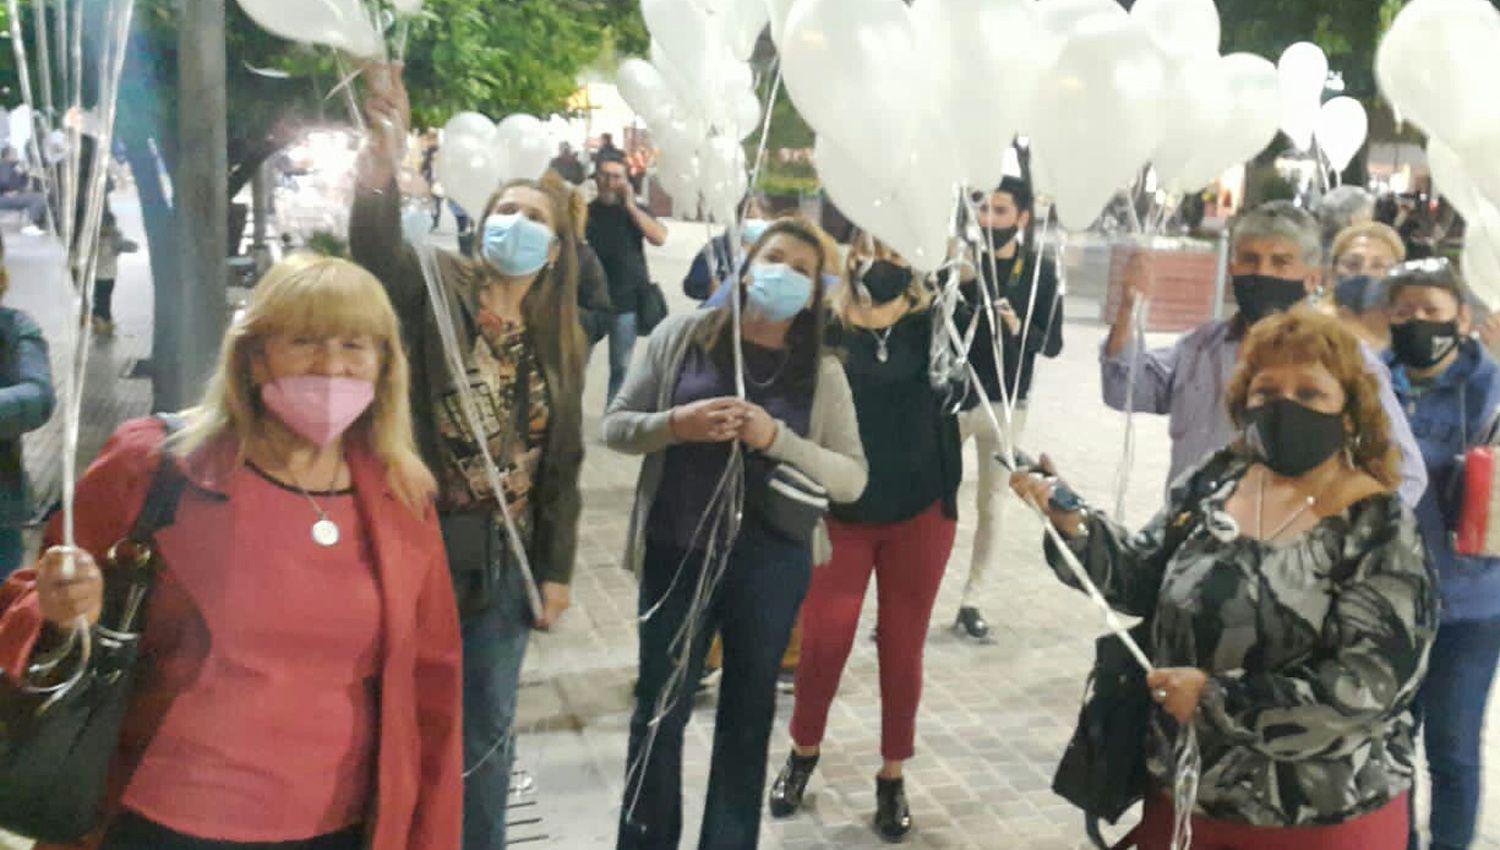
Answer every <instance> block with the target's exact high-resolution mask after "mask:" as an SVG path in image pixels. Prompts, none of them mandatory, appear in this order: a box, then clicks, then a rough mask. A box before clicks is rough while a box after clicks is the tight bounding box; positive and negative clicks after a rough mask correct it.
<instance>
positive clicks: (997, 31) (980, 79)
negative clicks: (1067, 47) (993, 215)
mask: <svg viewBox="0 0 1500 850" xmlns="http://www.w3.org/2000/svg"><path fill="white" fill-rule="evenodd" d="M911 14H912V19H913V25H914V28H915V33H916V41H917V55H918V56H919V57H923V58H924V59H926V60H928V63H929V68H930V71H931V73H932V82H931V84H930V85H931V86H932V88H931V92H932V96H931V97H930V98H929V101H930V103H931V106H932V108H933V110H934V112H935V113H936V114H935V117H934V121H933V123H932V124H931V125H930V126H932V127H934V128H939V129H936V131H935V132H936V134H938V135H942V136H945V137H950V139H951V144H952V146H953V154H954V156H956V157H957V159H958V166H959V169H958V170H959V172H960V174H961V176H962V178H963V180H964V181H965V182H966V183H968V184H969V185H971V186H976V187H985V188H988V187H990V186H993V185H995V184H996V183H998V182H999V180H1000V177H1001V176H1002V175H1003V174H1004V163H1005V151H1006V150H1008V149H1009V147H1010V143H1011V140H1012V138H1013V137H1014V136H1015V135H1016V133H1017V132H1018V131H1019V130H1020V129H1021V128H1022V127H1025V126H1026V125H1027V124H1029V123H1030V121H1029V118H1030V111H1031V108H1032V105H1033V103H1034V102H1035V98H1036V88H1037V84H1038V82H1039V81H1040V79H1041V76H1042V72H1043V71H1044V70H1046V68H1047V67H1048V65H1049V64H1050V63H1051V61H1052V60H1053V59H1054V58H1055V57H1054V56H1052V55H1051V53H1050V51H1049V50H1048V48H1049V47H1050V43H1049V41H1048V39H1047V38H1046V37H1045V36H1044V35H1043V33H1042V30H1041V26H1042V24H1041V19H1040V16H1039V14H1038V12H1037V4H1036V3H1035V2H1034V0H915V2H913V3H912V6H911Z"/></svg>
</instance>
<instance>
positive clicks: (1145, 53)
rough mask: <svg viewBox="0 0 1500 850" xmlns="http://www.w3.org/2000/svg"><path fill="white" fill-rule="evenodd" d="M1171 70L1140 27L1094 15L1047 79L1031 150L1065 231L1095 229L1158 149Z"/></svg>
mask: <svg viewBox="0 0 1500 850" xmlns="http://www.w3.org/2000/svg"><path fill="white" fill-rule="evenodd" d="M1165 66H1166V62H1165V60H1164V59H1163V57H1162V54H1161V51H1160V50H1158V49H1157V47H1156V45H1155V44H1154V43H1153V42H1152V41H1151V37H1150V36H1149V35H1148V34H1147V33H1146V31H1145V29H1144V28H1142V27H1141V25H1140V23H1139V22H1137V21H1134V20H1131V19H1130V17H1129V16H1128V15H1124V14H1123V13H1122V14H1121V15H1119V16H1113V15H1109V16H1106V15H1095V16H1090V17H1088V18H1087V19H1085V20H1083V21H1081V22H1080V23H1079V27H1078V30H1077V31H1076V32H1075V33H1074V35H1073V36H1072V37H1071V38H1070V39H1069V40H1068V43H1067V44H1066V46H1064V47H1063V50H1062V54H1061V55H1060V56H1059V57H1058V60H1057V64H1056V65H1055V66H1054V67H1053V68H1052V70H1051V72H1050V73H1048V74H1047V75H1045V76H1044V77H1043V79H1042V84H1041V87H1040V97H1039V99H1038V102H1037V107H1036V110H1035V113H1034V117H1033V119H1032V133H1031V143H1032V147H1033V149H1034V150H1035V151H1036V159H1035V163H1034V164H1035V165H1036V166H1037V168H1036V169H1035V170H1036V172H1037V173H1038V174H1040V175H1042V181H1043V182H1044V183H1045V184H1046V185H1047V186H1049V187H1050V188H1051V191H1052V193H1053V198H1054V201H1055V202H1056V204H1057V211H1058V217H1059V219H1060V220H1061V221H1062V223H1063V225H1064V226H1066V227H1068V228H1070V229H1082V228H1085V227H1088V226H1089V225H1090V224H1092V223H1093V221H1094V219H1095V218H1097V217H1098V215H1099V213H1100V211H1101V210H1103V208H1104V205H1105V204H1106V203H1107V202H1108V201H1109V199H1110V198H1111V197H1112V196H1113V195H1114V193H1115V192H1116V191H1118V190H1119V189H1121V188H1122V187H1124V186H1126V185H1128V184H1129V183H1130V182H1131V181H1132V179H1133V178H1134V177H1135V175H1136V173H1137V172H1138V171H1139V170H1140V169H1141V168H1142V167H1143V166H1144V165H1145V164H1146V161H1147V159H1148V158H1149V157H1150V156H1151V153H1152V151H1154V150H1155V149H1156V146H1157V143H1158V142H1159V141H1160V139H1161V135H1162V126H1161V121H1160V118H1161V116H1160V107H1161V92H1162V89H1163V87H1164V84H1165V76H1166V67H1165Z"/></svg>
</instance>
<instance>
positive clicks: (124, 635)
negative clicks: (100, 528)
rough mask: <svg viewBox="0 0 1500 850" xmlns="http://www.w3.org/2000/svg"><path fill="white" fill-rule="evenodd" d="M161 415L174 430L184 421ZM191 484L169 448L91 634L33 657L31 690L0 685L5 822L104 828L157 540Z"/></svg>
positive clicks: (61, 836)
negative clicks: (57, 653) (57, 651)
mask: <svg viewBox="0 0 1500 850" xmlns="http://www.w3.org/2000/svg"><path fill="white" fill-rule="evenodd" d="M161 419H162V421H163V422H164V423H165V424H166V428H167V433H168V435H170V434H172V433H173V432H175V431H176V430H178V429H179V427H180V423H179V422H178V421H177V420H176V419H172V418H168V417H161ZM186 484H187V479H186V478H184V477H183V474H182V471H181V469H179V468H178V465H177V463H175V462H174V461H173V459H172V458H171V457H170V456H169V455H168V454H167V450H166V449H165V448H163V449H162V459H161V462H160V463H159V464H158V465H157V468H156V472H155V473H154V474H153V476H152V479H151V485H150V489H149V490H147V492H146V499H145V502H144V503H143V504H142V506H141V512H140V515H139V516H137V517H136V520H135V524H134V525H133V526H132V527H131V529H130V532H129V533H128V534H127V535H126V536H125V538H124V539H123V540H120V541H119V542H118V543H116V544H115V545H114V546H111V547H110V550H109V553H108V555H107V559H108V565H107V566H106V567H105V569H104V574H105V577H106V583H105V601H104V611H103V614H102V616H101V617H100V618H99V623H98V625H96V626H95V627H94V628H93V629H92V631H91V632H90V634H89V637H88V639H87V640H78V639H76V638H73V639H70V640H69V643H68V645H67V647H66V648H65V649H64V651H63V652H62V656H63V657H62V658H60V659H58V660H55V661H49V662H42V663H40V664H36V663H34V664H33V665H32V667H31V670H30V671H29V674H28V677H27V678H28V680H29V681H28V683H27V686H26V687H22V686H18V685H16V684H15V683H13V682H11V681H9V680H8V679H6V680H4V681H3V683H0V727H3V728H0V827H4V828H5V829H7V830H10V831H12V832H18V833H21V834H22V835H26V836H30V837H32V838H36V839H40V840H42V841H49V842H56V843H64V844H71V843H74V842H76V841H78V840H79V839H81V838H83V837H84V836H86V835H88V834H89V833H90V832H92V831H93V830H94V829H95V828H96V827H97V826H98V825H99V822H100V819H101V816H102V807H103V803H104V795H105V787H106V782H107V780H108V776H109V768H110V764H111V762H112V761H113V760H114V757H115V753H116V751H117V749H118V748H119V743H120V726H121V723H122V722H123V720H124V717H125V714H126V711H127V709H128V708H129V706H130V701H131V695H132V691H133V686H134V684H135V679H136V673H137V671H138V668H139V667H140V638H141V632H142V629H143V615H144V612H145V608H146V603H147V601H148V598H149V596H150V594H151V588H152V584H153V582H154V580H155V577H156V571H157V567H158V563H159V562H158V559H157V555H156V550H155V547H154V537H155V535H156V533H157V532H158V531H160V530H162V529H164V528H166V527H168V526H170V525H171V524H172V523H173V521H174V520H175V518H176V512H177V502H178V500H179V499H180V497H181V496H182V491H183V488H184V487H185V486H186ZM59 670H61V671H72V672H64V673H61V674H57V673H56V671H59ZM49 682H50V683H51V684H50V685H49V684H48V683H49Z"/></svg>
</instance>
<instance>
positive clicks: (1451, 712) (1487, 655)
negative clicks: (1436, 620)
mask: <svg viewBox="0 0 1500 850" xmlns="http://www.w3.org/2000/svg"><path fill="white" fill-rule="evenodd" d="M1497 662H1500V620H1476V621H1461V622H1456V623H1444V624H1443V625H1442V626H1441V627H1440V628H1439V629H1438V633H1437V641H1436V642H1435V643H1434V644H1433V646H1432V655H1431V658H1430V660H1429V661H1428V669H1427V681H1426V682H1424V683H1423V684H1422V690H1421V692H1420V693H1419V694H1418V695H1417V718H1418V721H1419V722H1420V723H1421V724H1422V739H1423V742H1424V743H1425V744H1426V745H1427V770H1428V774H1429V776H1430V778H1431V781H1432V819H1431V820H1430V821H1429V822H1428V828H1429V830H1430V831H1431V833H1432V843H1431V845H1430V847H1431V850H1462V848H1466V847H1468V846H1469V844H1470V843H1472V842H1473V840H1474V825H1475V821H1476V820H1477V818H1478V815H1479V785H1480V778H1481V771H1480V754H1481V752H1482V749H1481V748H1482V744H1483V739H1484V711H1485V706H1486V704H1488V702H1489V696H1490V684H1491V683H1492V682H1493V681H1494V679H1495V664H1496V663H1497ZM1412 824H1413V826H1412V838H1411V844H1410V846H1411V847H1416V846H1417V845H1416V840H1417V838H1416V820H1415V818H1414V819H1413V821H1412Z"/></svg>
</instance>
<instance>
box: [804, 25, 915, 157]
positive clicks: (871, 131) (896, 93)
mask: <svg viewBox="0 0 1500 850" xmlns="http://www.w3.org/2000/svg"><path fill="white" fill-rule="evenodd" d="M781 69H782V74H783V78H784V80H785V82H786V89H787V93H788V94H789V95H791V98H792V101H793V103H795V104H796V106H797V111H798V112H799V113H801V115H802V117H803V118H805V119H806V120H807V123H808V124H809V125H810V126H811V127H812V128H813V129H814V130H815V131H817V133H818V135H820V136H823V135H827V136H831V137H833V139H834V140H835V141H837V142H838V143H839V147H840V148H842V149H843V150H845V151H847V152H848V153H849V155H850V156H853V157H854V158H855V160H856V161H857V162H858V163H859V165H860V167H861V169H862V170H863V171H864V172H865V173H867V174H870V175H885V176H886V177H887V178H888V179H889V178H893V175H892V170H893V169H894V170H899V168H900V167H901V163H902V162H903V159H904V158H905V157H906V156H907V155H908V154H909V151H910V147H911V140H912V137H913V136H914V134H915V132H916V113H915V110H914V109H913V105H914V103H915V102H916V101H917V87H916V85H917V82H918V73H917V60H916V45H915V40H914V37H913V34H912V21H911V14H910V11H909V10H908V9H907V7H906V4H905V3H904V2H902V0H797V3H796V5H794V6H793V7H792V13H791V17H790V19H789V20H788V21H787V23H786V31H785V32H784V33H782V40H781Z"/></svg>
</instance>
